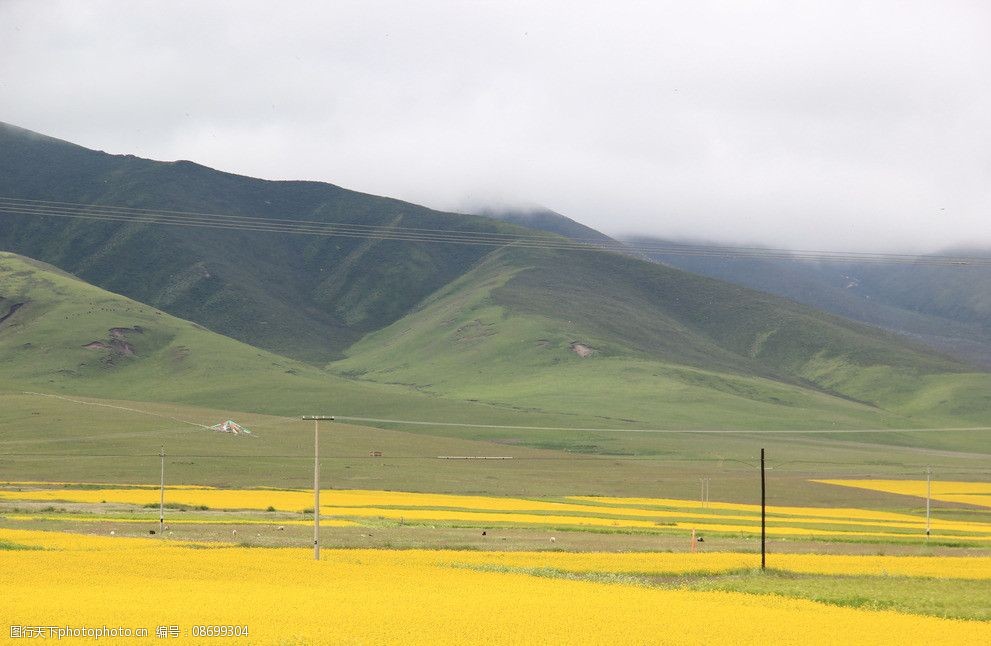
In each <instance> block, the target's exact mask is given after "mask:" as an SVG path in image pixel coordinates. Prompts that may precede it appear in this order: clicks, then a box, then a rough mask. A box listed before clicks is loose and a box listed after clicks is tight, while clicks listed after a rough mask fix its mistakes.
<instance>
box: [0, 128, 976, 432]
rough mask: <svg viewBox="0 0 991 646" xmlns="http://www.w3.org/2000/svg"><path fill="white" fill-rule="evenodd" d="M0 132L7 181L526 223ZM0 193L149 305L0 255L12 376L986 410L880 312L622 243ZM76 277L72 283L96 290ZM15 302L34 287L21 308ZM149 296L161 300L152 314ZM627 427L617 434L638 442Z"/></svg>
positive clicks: (498, 229)
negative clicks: (128, 213)
mask: <svg viewBox="0 0 991 646" xmlns="http://www.w3.org/2000/svg"><path fill="white" fill-rule="evenodd" d="M0 150H2V154H0V197H4V198H9V197H17V198H22V199H31V200H53V201H64V202H74V203H84V204H94V205H100V204H107V205H114V206H128V207H140V208H149V209H159V210H161V209H172V210H177V211H186V212H198V213H220V214H233V215H249V216H259V217H269V218H277V219H279V220H280V221H288V220H293V219H297V220H308V221H311V220H312V221H317V222H322V223H326V224H327V225H331V224H340V223H347V224H352V225H362V226H383V227H408V228H418V229H432V230H441V231H445V232H451V231H453V232H460V233H462V234H465V235H468V236H473V237H477V236H479V235H482V234H493V233H502V234H516V235H524V234H528V232H529V234H530V235H537V234H536V233H535V232H533V231H532V230H528V229H523V228H520V227H517V226H514V225H512V224H507V223H500V222H495V221H493V220H492V219H489V218H483V217H475V216H468V215H459V214H452V213H441V212H437V211H432V210H429V209H425V208H422V207H418V206H415V205H411V204H407V203H403V202H399V201H396V200H390V199H387V198H380V197H374V196H369V195H364V194H361V193H355V192H352V191H347V190H345V189H342V188H339V187H336V186H332V185H328V184H320V183H315V182H269V181H264V180H257V179H252V178H247V177H240V176H236V175H230V174H227V173H222V172H219V171H215V170H212V169H208V168H204V167H202V166H198V165H196V164H193V163H190V162H174V163H163V162H154V161H149V160H143V159H138V158H135V157H130V156H115V155H107V154H105V153H100V152H95V151H90V150H87V149H84V148H81V147H78V146H74V145H72V144H68V143H66V142H61V141H58V140H54V139H50V138H47V137H43V136H40V135H36V134H34V133H29V132H27V131H23V130H20V129H17V128H14V127H9V126H5V127H2V128H0ZM4 209H5V211H4V210H0V248H6V249H8V250H11V251H14V252H16V253H19V254H23V255H26V256H31V257H33V258H37V259H39V260H41V261H44V262H48V263H51V264H52V265H54V266H56V267H58V268H59V269H61V270H64V271H67V272H71V273H72V274H74V275H75V276H78V277H79V278H80V279H83V280H85V281H86V282H87V283H92V285H95V286H97V287H99V288H101V289H102V290H109V291H110V292H115V293H116V294H121V295H123V296H124V297H128V298H130V299H133V301H128V302H129V303H132V304H131V305H130V307H131V309H132V310H134V308H143V309H141V316H137V314H135V315H134V316H131V311H129V310H128V311H126V314H127V316H121V311H120V309H119V307H120V306H114V308H115V309H114V311H113V312H109V313H108V312H105V311H104V310H103V309H101V307H96V306H94V305H92V304H90V305H87V303H90V302H91V301H92V302H93V303H96V302H99V301H100V299H102V298H111V297H110V296H99V297H97V296H95V295H89V296H85V297H79V298H69V297H67V296H66V295H65V294H56V293H52V292H47V293H46V292H44V288H43V286H44V285H45V284H47V283H48V282H52V281H53V280H54V279H51V278H49V277H48V274H46V275H44V276H40V277H39V276H38V275H37V274H33V275H34V276H35V277H34V278H33V279H31V280H28V281H27V284H26V285H25V284H21V283H20V282H18V280H19V279H18V278H17V277H18V276H19V275H21V273H22V272H23V271H26V270H23V269H14V270H11V271H8V272H7V275H8V278H7V279H6V280H7V286H6V287H4V288H2V289H0V297H2V298H3V301H0V309H4V310H5V312H4V311H0V316H6V319H5V320H4V321H3V322H2V323H0V349H2V352H3V353H4V354H3V355H2V357H0V358H2V359H3V364H2V365H3V367H2V368H0V386H2V385H3V383H4V380H5V383H6V384H8V387H9V388H11V389H15V388H25V389H27V388H28V387H31V388H38V389H47V390H57V391H62V392H75V393H79V394H92V395H95V396H103V397H116V398H131V399H146V400H158V401H183V402H187V403H192V404H200V405H214V406H216V405H230V406H236V408H238V409H240V410H249V411H258V412H270V413H277V414H284V415H293V414H298V412H299V411H301V410H309V409H311V408H312V406H313V403H314V402H324V401H326V402H330V403H332V404H333V410H334V411H345V412H346V413H348V414H352V415H366V416H383V417H386V416H388V417H394V418H401V419H417V418H419V419H434V420H436V419H446V420H470V421H473V422H481V423H492V424H503V425H505V424H509V425H512V424H532V425H543V426H554V425H557V426H561V425H567V426H583V427H603V426H606V427H610V428H616V427H626V428H630V427H633V428H651V427H652V428H739V429H758V428H778V429H787V428H825V429H830V428H847V429H849V428H887V427H919V426H967V425H978V424H980V425H983V424H988V423H989V422H991V399H989V397H991V388H989V386H991V375H988V374H986V373H976V372H975V371H974V370H973V369H972V368H969V367H968V366H966V365H965V364H962V363H960V362H958V361H955V360H952V359H950V358H947V357H945V356H943V355H940V354H936V353H933V352H931V351H928V350H926V349H924V348H922V347H921V346H916V345H914V344H912V343H910V342H907V341H905V340H904V339H902V338H900V337H898V336H895V335H893V334H888V333H885V332H882V331H878V330H876V329H873V328H870V327H866V326H863V325H859V324H855V323H851V322H850V321H847V320H843V319H840V318H836V317H833V316H830V315H826V314H823V313H822V312H819V311H816V310H814V309H811V308H808V307H804V306H801V305H797V304H795V303H793V302H791V301H788V300H786V299H783V298H779V297H776V296H771V295H768V294H764V293H761V292H756V291H753V290H750V289H746V288H743V287H739V286H735V285H731V284H728V283H726V282H721V281H717V280H713V279H709V278H703V277H700V276H696V275H693V274H690V273H686V272H683V271H680V270H677V269H672V268H669V267H665V266H662V265H658V264H655V263H650V262H646V261H643V260H640V259H637V258H634V257H630V256H628V255H624V254H621V253H612V252H602V251H562V250H554V249H550V248H525V247H523V246H518V245H509V246H504V247H501V248H500V247H495V248H494V247H492V246H481V245H461V244H441V243H437V242H430V241H425V240H422V239H421V240H416V241H410V240H383V239H380V237H370V238H369V237H341V236H323V235H296V234H288V233H281V232H260V231H245V230H240V229H231V228H202V227H180V226H172V225H167V226H166V225H161V224H152V223H135V222H110V221H92V220H76V219H63V218H56V217H42V216H40V215H37V214H25V213H23V212H18V210H17V209H15V208H12V207H4ZM22 211H23V209H22ZM204 217H206V218H207V220H208V221H213V220H214V219H215V218H211V216H204ZM541 235H545V236H546V234H541ZM544 239H547V238H546V237H545V238H544ZM9 262H15V261H14V260H10V261H9ZM17 262H21V263H25V262H28V261H24V260H18V261H17ZM46 271H47V272H52V271H54V270H50V269H46ZM61 278H62V279H64V280H70V279H69V278H68V277H66V276H64V275H63V276H62V277H61ZM55 282H58V281H55ZM77 282H78V281H77ZM73 284H74V285H75V283H73ZM81 285H85V283H82V282H78V285H77V287H78V290H80V293H83V292H86V293H87V294H89V292H88V291H87V290H94V289H96V287H93V286H92V285H87V286H86V287H85V288H83V287H79V286H81ZM0 287H2V286H0ZM74 289H75V288H74ZM38 290H41V291H38ZM70 291H73V290H70ZM99 293H100V294H106V292H103V291H100V292H99ZM32 294H34V295H33V296H32ZM39 294H40V296H39ZM46 294H47V295H46ZM94 294H95V292H94ZM116 298H120V297H118V296H113V299H116ZM87 299H88V300H87ZM20 303H26V304H24V305H21V306H20V307H18V308H16V309H15V308H14V306H15V305H18V304H20ZM53 311H54V312H55V314H52V313H51V312H53ZM135 311H136V310H135ZM45 312H48V314H47V315H44V316H41V315H43V314H45ZM81 312H85V316H83V315H82V314H81ZM163 312H167V313H168V314H170V315H173V316H176V317H178V318H176V319H173V318H171V317H169V318H165V317H166V316H167V315H166V314H164V313H163ZM59 314H61V318H59ZM110 314H113V315H110ZM159 319H161V320H162V321H165V320H168V321H169V322H170V323H169V325H168V326H165V328H162V327H161V325H159V327H156V326H155V325H154V323H155V322H156V321H158V320H159ZM181 319H186V320H181ZM76 321H80V322H82V321H88V323H87V327H85V328H77V326H76V323H75V322H76ZM188 321H194V322H195V323H196V324H199V325H201V326H203V327H197V326H196V325H194V324H193V323H190V322H188ZM139 328H140V330H141V331H140V332H138V331H137V330H138V329H139ZM204 328H208V329H209V330H210V331H212V332H208V331H207V329H204ZM12 330H13V331H12ZM219 335H224V336H219ZM228 337H229V338H228ZM235 340H236V341H235ZM238 341H241V342H244V343H238ZM246 344H250V345H246ZM86 346H89V347H86ZM252 346H257V347H258V348H264V350H258V349H256V347H252ZM128 347H130V350H128ZM38 348H47V349H46V350H45V351H44V352H42V351H40V350H39V349H38ZM182 348H187V349H189V352H187V351H186V350H183V349H182ZM287 356H288V357H295V358H296V359H301V360H303V361H305V363H300V362H298V361H294V360H292V359H288V358H285V357H287ZM182 370H187V371H189V372H188V373H183V372H181V371H182ZM176 371H179V372H176ZM46 384H47V385H46ZM431 432H435V433H454V432H458V433H461V432H464V431H463V429H462V430H451V429H446V428H434V429H431ZM479 433H482V432H481V431H479ZM492 435H498V436H499V437H500V438H502V439H505V440H506V441H510V440H511V441H514V442H524V443H531V444H532V443H538V444H540V445H541V446H549V447H554V446H557V444H555V443H557V442H561V441H563V440H562V439H561V437H559V435H560V434H557V435H555V434H554V433H551V432H547V433H544V432H536V431H533V432H527V433H523V434H521V433H520V432H517V431H512V430H508V431H506V432H502V431H496V430H493V431H492ZM630 437H631V439H629V440H624V442H622V443H620V444H622V445H623V446H625V447H626V448H625V449H622V450H628V449H629V447H630V446H633V445H637V442H636V441H634V440H633V439H632V438H633V437H634V436H633V435H631V436H630ZM906 441H907V440H906ZM583 446H585V447H586V448H588V447H592V448H588V450H600V449H602V447H606V446H611V447H612V449H609V450H620V449H619V448H617V446H618V444H617V442H616V441H613V440H609V441H605V440H603V439H602V438H591V439H589V438H586V441H584V442H583V441H582V440H581V439H580V438H577V437H569V439H568V440H567V448H569V450H581V447H583ZM644 446H645V445H644ZM641 448H642V447H641ZM655 448H656V447H655Z"/></svg>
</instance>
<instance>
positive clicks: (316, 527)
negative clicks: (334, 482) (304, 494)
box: [303, 415, 334, 561]
mask: <svg viewBox="0 0 991 646" xmlns="http://www.w3.org/2000/svg"><path fill="white" fill-rule="evenodd" d="M303 419H305V420H309V419H312V420H313V559H314V560H316V561H319V560H320V420H326V421H331V422H332V421H334V417H333V416H332V415H304V416H303Z"/></svg>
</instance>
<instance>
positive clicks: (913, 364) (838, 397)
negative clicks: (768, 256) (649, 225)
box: [331, 250, 991, 428]
mask: <svg viewBox="0 0 991 646" xmlns="http://www.w3.org/2000/svg"><path fill="white" fill-rule="evenodd" d="M564 256H565V252H551V251H533V250H503V251H500V252H498V253H495V254H493V255H491V256H490V257H489V258H487V259H486V261H485V262H483V263H481V264H480V265H479V266H478V267H476V268H475V269H474V270H472V272H470V273H469V274H467V275H465V276H464V277H462V278H461V279H459V280H458V281H455V282H454V283H452V284H451V285H449V286H447V287H446V288H444V289H443V290H441V291H439V292H438V293H436V294H435V295H434V296H433V297H431V298H430V299H428V300H427V301H426V302H425V303H424V304H423V305H422V306H421V307H420V308H419V309H418V310H417V311H416V312H415V313H413V314H411V315H409V316H407V317H405V318H403V319H401V320H399V321H397V322H396V323H395V324H393V325H391V326H390V327H388V328H386V329H385V330H382V331H380V332H376V333H374V334H371V335H369V336H368V337H366V338H365V339H363V340H362V341H361V342H359V343H358V344H356V345H355V346H353V347H352V348H351V349H350V350H349V357H348V358H347V359H346V360H343V361H339V362H335V363H333V364H332V365H331V368H332V369H333V370H335V371H337V372H339V373H340V374H343V375H347V376H350V377H355V378H360V379H364V380H374V381H377V382H387V383H396V384H407V385H409V386H411V387H414V388H416V389H418V390H421V391H426V392H431V393H437V394H441V395H444V396H447V397H455V398H460V399H469V400H480V401H483V402H492V403H499V404H503V405H512V406H515V407H518V408H520V409H524V410H526V409H541V410H555V411H560V412H568V411H572V412H587V413H589V414H596V415H598V416H600V417H601V418H603V419H610V420H624V419H629V420H636V421H644V422H646V421H649V422H650V423H652V424H664V425H670V426H688V427H694V428H700V427H726V426H732V427H738V428H762V427H763V428H810V427H816V428H830V427H832V426H835V427H842V428H849V427H858V426H859V427H860V428H872V427H885V426H900V425H910V426H917V425H929V424H935V425H943V424H946V425H954V424H961V423H962V424H985V423H988V422H989V421H991V419H989V416H991V412H989V411H991V400H989V395H988V393H989V392H991V391H989V390H988V387H989V386H991V375H987V374H983V373H982V374H973V373H970V372H968V370H967V369H966V368H965V367H964V366H962V365H960V364H957V363H955V362H953V361H952V360H949V359H945V358H941V357H939V356H935V355H931V354H928V353H926V352H925V351H922V350H920V349H917V348H914V347H912V346H909V345H906V344H905V343H903V342H901V341H900V340H899V339H898V338H897V337H895V336H894V335H891V334H887V333H883V332H880V331H876V330H871V329H869V328H865V327H863V326H859V325H857V324H853V323H850V322H848V321H844V320H842V319H838V318H835V317H831V316H828V315H824V314H822V313H819V312H816V311H814V310H810V309H808V308H805V307H802V306H799V305H796V304H794V303H789V302H787V301H784V300H782V299H779V298H776V297H773V296H769V295H759V294H755V293H754V292H751V291H750V290H746V289H742V288H738V287H734V286H732V285H728V284H726V283H720V282H718V281H714V280H710V279H706V278H703V277H694V276H690V275H686V274H684V273H683V272H679V271H676V270H671V269H667V268H665V267H661V266H657V265H652V264H649V263H643V262H639V261H637V260H635V259H632V258H627V257H623V256H617V255H615V254H607V253H581V254H577V253H570V254H567V257H564ZM579 346H580V347H579ZM576 350H582V352H583V353H586V354H588V352H591V354H590V355H588V356H586V357H584V358H583V357H582V356H579V353H578V352H577V351H576Z"/></svg>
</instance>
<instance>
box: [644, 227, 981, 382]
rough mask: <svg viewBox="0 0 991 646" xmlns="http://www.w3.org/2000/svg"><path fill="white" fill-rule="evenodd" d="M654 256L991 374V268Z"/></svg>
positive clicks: (974, 253) (973, 253)
mask: <svg viewBox="0 0 991 646" xmlns="http://www.w3.org/2000/svg"><path fill="white" fill-rule="evenodd" d="M628 241H629V242H630V243H631V244H633V245H642V244H655V245H656V244H657V243H664V241H662V240H657V239H652V238H631V239H629V240H628ZM982 253H984V254H985V255H986V254H987V252H986V251H985V252H981V251H970V252H966V253H965V254H964V255H969V256H979V255H981V254H982ZM649 257H650V258H651V259H652V260H654V261H656V262H661V263H664V264H666V265H668V266H671V267H677V268H679V269H683V270H686V271H691V272H693V273H697V274H701V275H703V276H709V277H711V278H716V279H718V280H724V281H728V282H732V283H736V284H738V285H743V286H745V287H750V288H751V289H758V290H761V291H764V292H768V293H771V294H777V295H779V296H784V297H786V298H789V299H792V300H794V301H797V302H799V303H804V304H806V305H809V306H811V307H815V308H817V309H821V310H825V311H827V312H830V313H833V314H836V315H839V316H843V317H846V318H849V319H852V320H855V321H861V322H863V323H867V324H869V325H874V326H877V327H881V328H885V329H888V330H891V331H893V332H897V333H899V334H902V335H903V336H906V337H909V338H911V339H913V340H915V341H917V342H919V343H923V344H925V345H928V346H930V347H932V348H934V349H936V350H938V351H941V352H945V353H947V354H950V355H952V356H955V357H957V358H958V359H960V360H962V361H966V362H968V363H972V364H975V365H979V366H982V367H984V368H991V269H987V268H981V267H967V266H958V265H954V266H947V267H940V266H931V265H928V266H927V265H921V264H877V263H847V262H844V263H837V262H829V263H816V262H807V261H801V260H788V259H748V258H725V257H718V256H711V255H709V256H706V255H680V254H670V253H668V254H665V253H653V254H649Z"/></svg>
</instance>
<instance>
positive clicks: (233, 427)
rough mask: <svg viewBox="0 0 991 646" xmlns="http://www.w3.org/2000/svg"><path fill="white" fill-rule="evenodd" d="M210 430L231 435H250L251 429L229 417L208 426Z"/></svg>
mask: <svg viewBox="0 0 991 646" xmlns="http://www.w3.org/2000/svg"><path fill="white" fill-rule="evenodd" d="M210 430H211V431H217V432H218V433H231V434H233V435H242V434H244V435H251V431H249V430H248V429H246V428H244V427H243V426H241V425H240V424H238V423H237V422H235V421H234V420H232V419H229V420H227V421H226V422H221V423H220V424H214V425H213V426H211V427H210Z"/></svg>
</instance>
